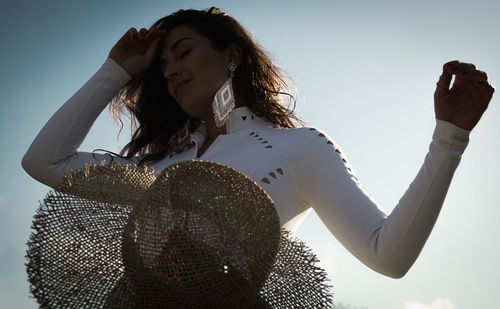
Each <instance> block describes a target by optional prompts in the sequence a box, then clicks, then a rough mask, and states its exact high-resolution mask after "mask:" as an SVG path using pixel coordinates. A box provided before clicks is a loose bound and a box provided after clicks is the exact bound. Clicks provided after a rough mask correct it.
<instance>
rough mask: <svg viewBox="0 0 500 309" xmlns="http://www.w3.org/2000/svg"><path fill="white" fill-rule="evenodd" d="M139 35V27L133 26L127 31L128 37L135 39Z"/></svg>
mask: <svg viewBox="0 0 500 309" xmlns="http://www.w3.org/2000/svg"><path fill="white" fill-rule="evenodd" d="M136 35H137V29H136V28H134V27H132V28H130V29H128V31H127V38H128V39H132V40H133V39H134V37H135V36H136Z"/></svg>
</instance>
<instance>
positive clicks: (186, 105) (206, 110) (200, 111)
mask: <svg viewBox="0 0 500 309" xmlns="http://www.w3.org/2000/svg"><path fill="white" fill-rule="evenodd" d="M178 104H179V106H180V107H181V108H182V110H183V111H185V112H186V113H187V114H188V115H189V116H191V117H195V118H199V119H205V118H206V117H207V115H209V114H210V113H212V108H211V104H208V103H203V104H200V103H195V102H193V101H191V100H183V102H178Z"/></svg>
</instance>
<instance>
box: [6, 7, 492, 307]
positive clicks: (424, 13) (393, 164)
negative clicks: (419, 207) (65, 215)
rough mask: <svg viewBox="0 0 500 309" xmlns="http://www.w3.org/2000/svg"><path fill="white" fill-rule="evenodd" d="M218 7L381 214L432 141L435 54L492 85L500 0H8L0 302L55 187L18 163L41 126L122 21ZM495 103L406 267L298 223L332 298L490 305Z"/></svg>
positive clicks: (92, 144)
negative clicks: (380, 269)
mask: <svg viewBox="0 0 500 309" xmlns="http://www.w3.org/2000/svg"><path fill="white" fill-rule="evenodd" d="M212 5H215V6H218V7H221V8H222V9H224V10H225V11H227V12H228V13H229V14H231V15H233V16H234V17H235V18H236V19H238V20H239V21H240V22H241V23H242V24H243V25H244V26H245V27H246V28H247V29H248V30H249V31H250V32H251V33H253V35H254V36H255V38H256V39H257V41H258V42H259V43H260V44H261V45H262V46H264V47H265V48H266V50H268V51H269V52H270V53H271V55H272V58H273V59H274V60H275V61H276V63H277V64H278V65H280V66H281V67H282V68H283V69H284V70H285V71H286V72H287V73H288V75H289V76H290V77H291V78H292V79H293V81H294V82H295V84H296V85H297V87H298V91H299V97H298V98H299V100H298V106H297V111H298V113H299V114H300V115H301V116H302V118H303V119H304V120H305V121H306V122H307V124H308V125H310V126H315V127H318V128H320V129H322V130H323V131H325V132H327V133H328V134H329V135H330V136H331V137H333V138H334V139H335V140H336V142H337V143H339V144H340V145H341V146H342V148H343V149H344V151H345V153H346V154H347V156H348V157H349V160H350V161H351V164H352V165H353V167H354V170H355V171H356V173H357V175H358V176H359V178H360V180H361V182H362V184H363V186H364V187H365V188H366V189H367V191H369V192H370V194H371V195H372V196H373V197H374V198H375V199H376V200H377V201H378V202H379V203H380V205H381V207H382V208H383V209H385V210H386V211H388V212H389V211H391V210H392V208H393V207H394V205H395V204H396V203H397V201H398V199H399V197H400V196H401V195H402V193H403V192H404V190H405V189H406V188H407V186H408V185H409V183H410V182H411V180H412V179H413V177H414V176H415V175H416V173H417V171H418V169H419V167H420V165H421V163H422V161H423V158H424V156H425V153H426V152H427V148H428V144H429V142H430V138H431V134H432V130H433V127H434V116H433V101H432V94H433V91H434V87H435V82H436V81H437V78H438V76H439V75H440V71H441V66H442V64H443V63H444V62H446V61H449V60H454V59H459V60H462V61H466V62H473V63H475V64H476V65H477V66H478V67H479V68H480V69H483V70H485V71H487V72H488V74H489V76H490V80H491V82H492V84H494V85H497V86H499V87H500V82H499V81H500V64H499V61H498V60H497V59H498V55H500V41H499V40H498V31H499V30H500V19H499V18H498V12H500V4H499V3H498V2H497V1H493V0H492V1H486V0H479V1H474V2H473V1H430V0H423V1H274V2H271V1H252V2H251V1H241V2H238V1H211V2H208V1H166V0H163V1H143V2H139V1H134V2H132V1H123V0H122V1H106V2H105V1H52V0H48V1H34V0H31V1H17V2H15V3H14V1H12V2H11V3H8V4H7V3H3V4H2V7H1V9H0V31H1V38H2V44H1V46H2V47H1V48H0V51H1V54H0V68H1V71H0V108H1V113H0V138H1V141H2V145H3V146H4V148H5V150H4V151H3V152H2V160H1V161H0V164H1V170H2V171H3V174H2V176H1V177H0V307H2V308H35V307H36V304H35V302H34V301H33V300H32V299H29V298H28V295H29V293H28V284H27V280H26V272H25V268H24V265H23V263H24V258H23V256H24V254H25V250H26V247H25V242H26V240H27V238H28V236H29V233H30V224H31V220H32V217H33V214H34V212H35V209H36V208H37V206H38V200H41V199H42V198H43V197H44V195H45V194H46V193H47V192H48V190H49V188H48V187H46V186H44V185H41V184H39V183H37V182H36V181H34V180H32V179H31V178H30V177H29V176H28V175H27V174H25V173H24V171H23V170H22V168H21V165H20V161H21V158H22V155H23V154H24V152H25V151H26V149H27V148H28V146H29V144H30V143H31V141H32V140H33V138H34V137H35V135H36V134H37V132H38V131H39V130H40V128H41V127H42V126H43V124H44V123H45V122H46V121H47V120H48V118H49V117H50V116H51V115H52V113H54V112H55V111H56V109H57V108H58V107H59V106H60V105H61V104H62V103H64V101H65V100H66V99H67V98H69V97H70V96H71V95H72V94H73V93H74V92H75V91H76V90H77V89H78V88H79V87H80V86H81V85H83V83H84V82H85V81H86V80H87V79H88V78H89V77H90V76H91V75H92V74H93V73H94V72H95V71H96V70H97V69H98V68H99V66H100V65H101V64H102V62H103V61H104V60H105V58H106V56H107V54H108V52H109V49H110V48H111V47H112V46H113V44H114V43H115V42H116V40H118V38H119V37H120V36H121V35H122V34H123V33H124V32H125V31H126V30H127V29H128V28H129V27H131V26H135V27H149V26H150V25H151V23H152V22H153V21H155V20H156V19H158V18H160V17H162V16H164V15H167V14H169V13H171V12H173V11H175V10H177V9H180V8H190V7H194V8H207V7H210V6H212ZM498 104H500V102H499V101H498V94H497V95H496V96H495V97H494V98H493V100H492V103H491V106H490V109H489V110H488V112H487V114H485V116H484V117H483V119H482V121H481V122H480V124H479V125H478V126H477V128H476V129H475V131H474V132H472V134H471V141H470V144H469V147H468V149H467V150H466V152H465V154H464V156H463V159H462V163H461V165H460V166H459V167H458V170H457V172H456V174H455V178H454V180H453V182H452V185H451V188H450V190H449V193H448V197H447V199H446V201H445V205H444V207H443V210H442V212H441V215H440V217H439V219H438V221H437V223H436V226H435V228H434V231H433V232H432V234H431V236H430V238H429V240H428V242H427V244H426V246H425V247H424V249H423V251H422V253H421V255H420V257H419V259H418V260H417V262H416V263H415V264H414V266H413V267H412V269H411V270H410V271H409V272H408V274H407V275H406V276H405V277H404V278H402V279H398V280H394V279H390V278H387V277H384V276H382V275H380V274H378V273H375V272H374V271H372V270H370V269H368V268H367V267H366V266H364V265H363V264H361V263H360V262H359V261H358V260H356V259H355V258H354V257H353V256H352V255H351V254H350V253H349V252H347V250H346V249H344V248H343V247H342V246H341V245H339V243H338V242H337V241H336V239H335V238H334V237H333V236H332V235H331V234H330V233H329V232H328V231H327V230H326V229H325V228H324V227H323V226H322V224H321V222H320V221H319V219H318V218H317V217H316V216H315V215H314V214H311V215H310V216H309V217H308V218H307V219H306V221H305V222H304V223H303V224H302V225H301V227H300V228H299V230H298V232H297V233H296V236H297V237H299V238H300V239H302V240H304V241H305V242H306V243H307V244H308V245H309V246H310V247H311V248H312V249H313V250H314V251H315V252H316V253H317V254H318V256H319V258H320V260H321V262H322V265H323V266H324V267H325V268H326V269H327V271H328V273H329V275H330V278H331V280H332V284H333V285H334V292H335V298H336V300H338V301H341V302H343V303H348V304H349V303H350V304H353V305H356V306H366V307H368V308H370V309H398V308H404V309H415V308H426V309H430V308H432V309H437V308H441V309H444V308H447V309H449V308H486V309H489V308H499V307H500V299H499V298H498V297H497V291H498V288H499V287H500V285H499V283H498V278H499V277H500V267H499V266H498V262H497V261H498V260H500V242H498V240H497V237H498V235H500V227H499V226H500V225H498V219H499V217H500V211H499V207H498V206H499V205H500V203H499V202H498V201H497V199H495V197H494V194H495V193H497V191H498V187H499V185H498V184H499V181H498V178H499V176H498V175H500V162H499V161H498V152H499V150H500V130H499V129H500V126H499V124H498V121H499V118H500V117H499V116H500V115H499V107H498ZM117 132H118V129H117V127H116V126H114V125H113V123H112V121H111V120H110V118H109V116H108V114H107V113H103V115H101V117H100V118H99V119H98V121H97V122H96V124H95V126H94V127H93V129H92V130H91V132H90V134H89V136H88V138H87V139H86V141H85V143H84V144H83V145H82V149H84V150H93V149H95V148H106V149H110V150H118V148H117V146H116V134H117ZM125 137H126V134H122V138H121V144H122V145H124V144H125V142H126V138H125ZM438 299H445V300H441V301H438ZM410 302H416V303H420V304H427V306H426V307H418V305H412V304H411V303H410ZM433 302H434V304H435V305H430V304H431V303H433ZM438 303H441V304H448V305H441V306H439V305H437V304H438ZM450 304H451V305H450Z"/></svg>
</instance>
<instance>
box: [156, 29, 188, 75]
mask: <svg viewBox="0 0 500 309" xmlns="http://www.w3.org/2000/svg"><path fill="white" fill-rule="evenodd" d="M185 40H193V38H192V37H189V36H187V37H183V38H180V39H178V40H177V41H175V43H174V44H172V46H170V51H171V52H173V51H174V50H175V49H177V47H179V44H180V43H181V42H182V41H185ZM167 64H168V62H167V61H166V60H165V59H160V67H161V70H162V71H163V70H164V68H165V66H166V65H167Z"/></svg>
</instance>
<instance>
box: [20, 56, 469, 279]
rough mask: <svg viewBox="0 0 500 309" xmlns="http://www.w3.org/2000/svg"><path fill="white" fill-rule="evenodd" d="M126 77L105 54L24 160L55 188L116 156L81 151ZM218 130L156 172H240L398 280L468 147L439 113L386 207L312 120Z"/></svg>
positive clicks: (293, 223) (281, 205)
mask: <svg viewBox="0 0 500 309" xmlns="http://www.w3.org/2000/svg"><path fill="white" fill-rule="evenodd" d="M129 80H130V76H129V75H128V74H127V73H126V72H125V71H124V70H123V69H122V68H121V67H120V66H119V65H118V64H117V63H115V62H114V61H113V60H112V59H110V58H108V59H107V60H106V62H105V63H104V64H103V66H102V67H101V68H100V69H99V70H98V71H97V73H96V74H95V75H94V76H93V77H92V78H90V80H89V81H88V82H87V83H86V84H85V85H84V86H83V87H82V88H81V89H80V90H78V91H77V92H76V94H74V95H73V96H72V97H71V98H70V99H69V100H68V101H67V102H66V103H65V104H64V105H63V106H62V107H61V108H60V109H59V110H58V111H57V112H56V113H55V114H54V115H53V116H52V117H51V118H50V120H49V121H48V122H47V124H46V125H45V126H44V127H43V129H42V130H41V131H40V133H39V134H38V136H37V137H36V138H35V140H34V141H33V143H32V145H31V146H30V148H29V149H28V151H27V152H26V154H25V156H24V157H23V160H22V165H23V167H24V169H25V170H26V172H27V173H28V174H30V175H31V176H32V177H33V178H35V179H36V180H38V181H40V182H42V183H44V184H46V185H49V186H55V185H57V184H58V183H60V182H61V181H62V179H63V177H64V175H65V173H69V172H71V171H72V170H75V169H78V168H81V167H82V166H83V165H84V164H88V163H90V164H100V163H102V161H104V162H107V163H109V162H111V160H116V161H119V162H121V163H131V164H134V163H138V161H139V159H140V158H139V157H136V158H131V159H124V158H121V157H112V156H111V155H108V154H92V153H88V152H80V151H78V147H79V146H80V144H81V143H82V142H83V140H84V138H85V136H86V135H87V133H88V131H89V130H90V128H91V126H92V124H93V123H94V121H95V120H96V118H97V117H98V116H99V114H100V113H101V112H102V110H103V109H104V108H105V107H106V106H107V104H108V103H109V101H110V100H111V99H112V98H113V97H114V96H115V95H116V94H117V93H118V91H119V90H120V89H121V88H122V87H123V86H124V85H125V84H126V83H127V82H128V81H129ZM226 129H227V134H224V135H219V136H218V137H217V139H216V140H215V141H214V142H213V143H212V144H211V146H210V147H209V148H208V149H207V150H206V151H205V153H203V155H202V156H201V157H199V158H198V157H197V153H198V149H199V148H200V147H201V146H202V145H203V142H204V141H205V139H206V135H207V133H206V129H205V128H204V127H200V128H199V129H197V130H196V131H195V132H194V133H193V134H192V136H191V137H192V139H193V141H194V142H195V146H194V147H193V148H191V149H189V150H186V151H184V152H182V153H176V154H173V155H170V156H167V157H165V158H164V159H162V160H161V161H158V162H156V163H154V164H151V165H150V167H152V168H154V170H155V171H156V172H160V171H161V170H163V169H164V168H166V167H168V166H170V165H171V164H173V163H175V162H179V161H183V160H191V159H201V160H208V161H214V162H218V163H222V164H225V165H228V166H231V167H233V168H235V169H237V170H239V171H240V172H242V173H244V174H246V175H247V176H249V177H250V178H252V179H253V180H255V181H256V182H257V183H258V184H260V185H261V186H262V187H263V188H264V190H265V191H266V192H267V193H268V194H269V195H270V197H271V198H272V199H273V201H274V204H275V207H276V210H277V213H278V216H279V218H280V222H281V225H282V226H284V227H285V228H286V229H288V230H290V231H292V232H293V231H295V230H296V228H297V227H298V225H299V224H300V223H301V222H302V220H303V219H304V218H305V216H306V215H307V213H308V211H309V210H310V209H311V208H313V209H314V210H315V211H316V213H317V214H318V216H319V217H320V218H321V220H322V222H323V223H324V224H325V225H326V227H327V228H328V229H329V230H330V231H331V233H332V234H333V235H334V236H335V237H336V238H337V239H338V240H339V241H340V242H341V243H342V244H343V245H344V246H345V247H346V248H347V249H348V250H349V251H350V252H351V253H352V254H353V255H354V256H356V257H357V258H358V259H359V260H361V261H362V262H363V263H364V264H366V265H367V266H369V267H370V268H372V269H374V270H375V271H377V272H380V273H382V274H384V275H387V276H390V277H394V278H399V277H402V276H403V275H404V274H405V273H406V272H407V271H408V269H409V268H410V267H411V265H412V264H413V262H414V261H415V259H416V258H417V256H418V254H419V253H420V250H421V249H422V247H423V245H424V243H425V241H426V240H427V237H428V235H429V233H430V232H431V230H432V227H433V225H434V222H435V220H436V218H437V216H438V214H439V211H440V209H441V205H442V203H443V201H444V198H445V195H446V192H447V190H448V187H449V184H450V182H451V179H452V176H453V173H454V171H455V169H456V167H457V166H458V163H459V161H460V158H461V155H462V153H463V151H464V149H465V147H466V146H467V143H468V136H469V131H467V130H463V129H460V128H458V127H456V126H454V125H453V124H451V123H448V122H444V121H440V120H437V124H436V128H435V131H434V134H433V137H432V142H431V144H430V147H429V152H428V154H427V156H426V157H425V161H424V164H423V166H422V168H421V169H420V171H419V173H418V174H417V176H416V177H415V179H414V181H413V182H412V183H411V184H410V186H409V188H408V189H407V191H406V192H405V193H404V195H403V196H402V198H401V200H400V201H399V203H398V205H397V206H396V207H395V208H394V210H393V211H392V212H391V214H389V215H387V214H386V213H385V212H384V211H383V210H382V209H381V208H380V207H379V205H378V204H377V203H376V201H374V200H373V199H372V198H371V197H370V196H369V195H368V194H367V193H366V192H365V191H364V189H363V188H362V187H361V185H360V184H359V181H358V179H357V178H356V176H355V174H354V172H353V171H352V168H351V167H350V165H349V163H348V161H347V159H346V156H345V155H344V153H343V152H342V150H341V149H340V147H339V146H338V145H337V144H336V143H335V142H334V141H333V140H332V139H331V138H330V137H328V135H327V134H325V133H324V132H321V131H320V130H318V129H315V128H311V127H304V128H296V129H280V128H275V127H273V126H272V124H271V123H269V122H267V121H265V120H263V119H262V118H260V117H258V116H257V115H255V114H253V113H252V112H251V111H250V110H249V109H248V108H247V107H241V108H237V109H235V110H234V111H233V113H232V115H231V118H230V120H229V121H228V123H227V124H226Z"/></svg>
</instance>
